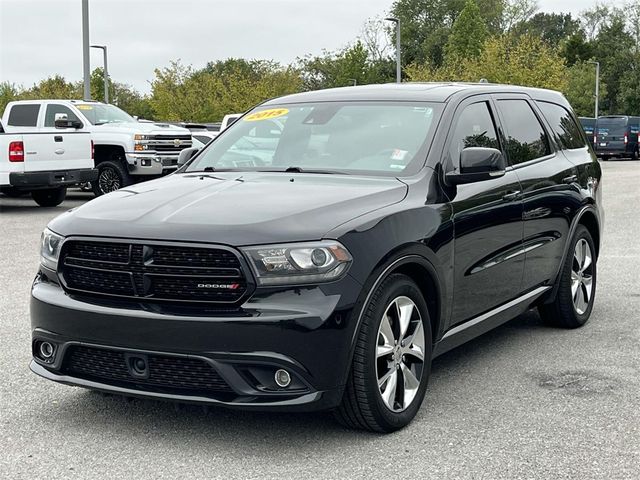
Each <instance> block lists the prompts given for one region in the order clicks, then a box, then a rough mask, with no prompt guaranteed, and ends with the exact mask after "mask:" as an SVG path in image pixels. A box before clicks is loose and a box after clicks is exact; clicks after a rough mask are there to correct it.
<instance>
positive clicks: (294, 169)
mask: <svg viewBox="0 0 640 480" xmlns="http://www.w3.org/2000/svg"><path fill="white" fill-rule="evenodd" d="M269 171H271V172H281V171H283V170H269ZM284 172H285V173H327V174H334V173H336V172H332V171H331V170H314V169H308V168H302V167H287V168H286V169H284Z"/></svg>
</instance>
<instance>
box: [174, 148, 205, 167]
mask: <svg viewBox="0 0 640 480" xmlns="http://www.w3.org/2000/svg"><path fill="white" fill-rule="evenodd" d="M199 151H200V149H199V148H196V147H191V148H185V149H184V150H181V151H180V154H179V155H178V166H179V167H181V166H182V165H184V164H185V163H187V162H188V161H189V160H191V158H192V157H193V156H194V155H195V154H196V153H198V152H199Z"/></svg>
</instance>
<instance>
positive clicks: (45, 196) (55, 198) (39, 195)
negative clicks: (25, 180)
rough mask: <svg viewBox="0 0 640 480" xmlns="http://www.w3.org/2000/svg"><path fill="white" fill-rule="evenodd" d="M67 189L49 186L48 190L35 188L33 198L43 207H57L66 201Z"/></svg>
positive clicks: (32, 193)
mask: <svg viewBox="0 0 640 480" xmlns="http://www.w3.org/2000/svg"><path fill="white" fill-rule="evenodd" d="M66 196H67V189H66V188H64V187H58V188H47V189H46V190H34V191H33V192H31V198H33V200H34V201H35V202H36V203H37V204H38V205H40V206H41V207H57V206H58V205H60V204H61V203H62V202H64V199H65V197H66Z"/></svg>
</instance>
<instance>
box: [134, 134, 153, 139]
mask: <svg viewBox="0 0 640 480" xmlns="http://www.w3.org/2000/svg"><path fill="white" fill-rule="evenodd" d="M133 139H134V140H149V135H143V134H141V133H136V134H135V135H134V136H133Z"/></svg>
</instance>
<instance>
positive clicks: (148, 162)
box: [140, 158, 151, 167]
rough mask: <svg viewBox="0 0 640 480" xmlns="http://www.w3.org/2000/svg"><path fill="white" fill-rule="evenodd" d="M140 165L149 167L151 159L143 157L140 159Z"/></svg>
mask: <svg viewBox="0 0 640 480" xmlns="http://www.w3.org/2000/svg"><path fill="white" fill-rule="evenodd" d="M140 165H141V166H143V167H150V166H151V159H149V158H143V159H142V160H140Z"/></svg>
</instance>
